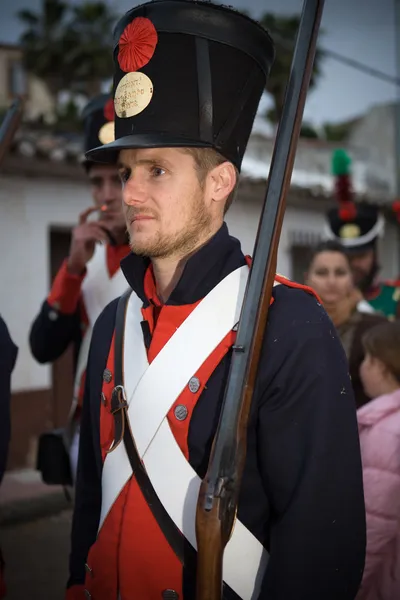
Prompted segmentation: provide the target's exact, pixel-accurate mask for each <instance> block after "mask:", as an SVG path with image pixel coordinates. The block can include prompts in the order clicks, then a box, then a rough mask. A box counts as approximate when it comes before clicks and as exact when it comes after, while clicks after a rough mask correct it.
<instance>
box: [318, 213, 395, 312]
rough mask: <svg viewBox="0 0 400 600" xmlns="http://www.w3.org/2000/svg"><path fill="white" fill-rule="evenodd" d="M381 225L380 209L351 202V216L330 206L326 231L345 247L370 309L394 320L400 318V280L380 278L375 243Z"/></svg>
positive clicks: (378, 236)
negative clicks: (352, 210) (352, 208)
mask: <svg viewBox="0 0 400 600" xmlns="http://www.w3.org/2000/svg"><path fill="white" fill-rule="evenodd" d="M384 228H385V220H384V217H383V215H382V214H381V212H380V210H379V208H378V207H377V206H374V205H370V204H365V203H363V204H356V205H355V204H354V213H353V214H352V215H351V218H348V217H347V215H346V213H344V214H342V213H341V211H340V208H333V209H331V210H330V211H329V213H328V225H327V230H326V233H327V236H328V237H329V238H331V239H335V240H336V241H338V242H339V243H340V244H341V245H342V246H343V247H344V249H345V250H346V252H347V254H348V257H349V260H350V264H351V267H352V271H353V277H354V282H355V284H356V286H357V288H358V289H359V290H360V291H361V292H362V294H363V296H364V298H365V300H366V301H367V302H368V303H369V305H370V306H371V307H372V309H373V310H375V311H376V312H379V313H382V314H383V315H385V316H386V317H388V319H390V320H394V319H398V318H400V281H382V280H380V279H379V259H378V248H377V244H378V239H379V238H380V237H381V236H382V235H383V233H384Z"/></svg>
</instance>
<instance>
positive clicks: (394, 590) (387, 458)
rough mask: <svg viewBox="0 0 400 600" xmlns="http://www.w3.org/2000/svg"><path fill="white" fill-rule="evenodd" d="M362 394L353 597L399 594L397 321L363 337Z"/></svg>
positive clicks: (384, 599)
mask: <svg viewBox="0 0 400 600" xmlns="http://www.w3.org/2000/svg"><path fill="white" fill-rule="evenodd" d="M363 344H364V349H365V359H364V361H363V363H362V364H361V367H360V375H361V380H362V383H363V386H364V390H365V392H366V394H367V395H368V396H369V397H371V398H374V400H372V401H371V402H369V403H368V404H365V405H364V406H363V407H362V408H360V409H359V410H358V412H357V415H358V425H359V432H360V443H361V456H362V461H363V475H364V495H365V508H366V515H367V555H366V561H365V570H364V576H363V580H362V584H361V588H360V591H359V593H358V595H357V600H400V321H397V322H394V323H390V322H388V323H383V324H381V325H377V326H376V327H373V328H372V329H370V330H368V332H367V333H366V334H365V336H364V337H363Z"/></svg>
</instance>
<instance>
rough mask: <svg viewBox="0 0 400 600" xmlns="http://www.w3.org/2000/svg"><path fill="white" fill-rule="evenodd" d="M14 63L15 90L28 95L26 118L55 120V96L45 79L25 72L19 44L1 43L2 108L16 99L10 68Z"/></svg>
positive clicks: (49, 121)
mask: <svg viewBox="0 0 400 600" xmlns="http://www.w3.org/2000/svg"><path fill="white" fill-rule="evenodd" d="M13 64H14V65H15V67H14V68H16V70H17V71H18V76H17V89H16V90H14V91H16V92H17V93H18V94H20V93H22V94H24V95H25V97H26V102H25V106H24V119H25V120H27V121H35V120H37V119H38V118H40V117H41V118H43V119H44V120H45V121H46V122H48V123H51V122H53V121H54V118H55V116H54V115H55V101H54V98H53V97H52V95H51V94H50V92H49V90H48V88H47V86H46V84H45V83H44V81H41V80H40V79H39V78H38V77H35V76H34V75H32V74H27V73H26V72H25V70H24V68H23V65H22V51H21V49H20V48H19V47H18V46H7V45H1V44H0V109H4V108H7V107H8V106H9V105H10V103H11V102H12V101H13V99H14V94H13V89H12V87H11V80H10V68H11V66H12V65H13ZM21 86H22V88H21Z"/></svg>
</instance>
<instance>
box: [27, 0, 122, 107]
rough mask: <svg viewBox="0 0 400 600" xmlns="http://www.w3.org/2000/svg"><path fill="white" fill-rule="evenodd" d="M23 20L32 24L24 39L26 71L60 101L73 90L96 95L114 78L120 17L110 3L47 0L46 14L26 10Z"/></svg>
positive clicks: (45, 1) (44, 1)
mask: <svg viewBox="0 0 400 600" xmlns="http://www.w3.org/2000/svg"><path fill="white" fill-rule="evenodd" d="M18 17H19V19H20V20H21V21H22V22H23V23H24V24H25V26H26V29H25V31H24V32H23V34H22V36H21V38H20V43H21V46H22V48H23V51H24V63H25V67H26V69H27V71H28V72H31V73H34V74H35V75H37V76H38V77H40V78H41V79H42V80H43V81H45V82H46V83H47V85H48V87H49V89H50V91H51V92H52V93H53V95H54V96H55V97H57V96H58V93H59V92H60V91H62V90H67V89H68V90H71V91H77V92H83V93H85V94H86V95H87V96H89V97H90V96H92V95H93V94H96V93H98V92H99V91H100V88H101V83H102V81H103V80H104V79H109V78H110V77H111V75H112V31H113V25H114V22H115V17H114V15H113V13H112V12H111V11H110V9H109V8H108V6H107V4H106V3H104V2H85V3H84V4H81V5H80V6H71V5H70V4H68V2H67V1H65V2H64V1H63V0H43V8H42V12H41V13H40V14H35V13H34V12H32V11H30V10H22V11H20V12H19V13H18Z"/></svg>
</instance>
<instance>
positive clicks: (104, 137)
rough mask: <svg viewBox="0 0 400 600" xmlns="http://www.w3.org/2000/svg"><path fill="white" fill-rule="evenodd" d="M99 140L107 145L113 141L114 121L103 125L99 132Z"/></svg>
mask: <svg viewBox="0 0 400 600" xmlns="http://www.w3.org/2000/svg"><path fill="white" fill-rule="evenodd" d="M99 140H100V141H101V143H102V144H109V143H110V142H113V141H114V140H115V130H114V121H109V122H108V123H104V125H103V126H102V127H101V128H100V131H99Z"/></svg>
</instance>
